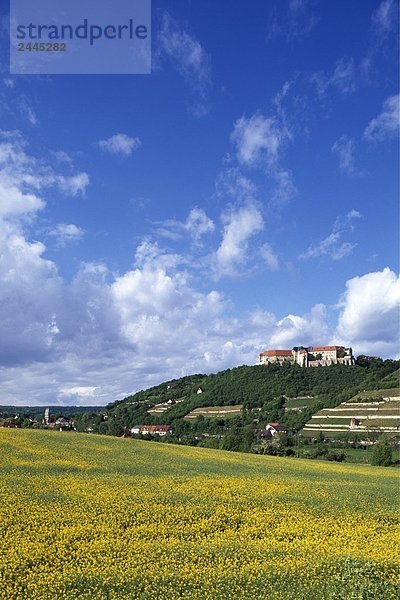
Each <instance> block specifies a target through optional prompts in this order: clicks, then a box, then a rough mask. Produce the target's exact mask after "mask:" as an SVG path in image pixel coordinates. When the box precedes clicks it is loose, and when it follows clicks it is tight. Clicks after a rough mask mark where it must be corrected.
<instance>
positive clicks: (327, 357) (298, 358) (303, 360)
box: [257, 346, 356, 367]
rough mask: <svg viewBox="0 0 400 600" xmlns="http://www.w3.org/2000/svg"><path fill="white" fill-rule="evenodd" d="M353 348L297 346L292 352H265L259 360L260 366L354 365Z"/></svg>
mask: <svg viewBox="0 0 400 600" xmlns="http://www.w3.org/2000/svg"><path fill="white" fill-rule="evenodd" d="M355 362H356V361H355V359H354V356H353V351H352V349H351V348H345V347H344V346H295V347H294V348H292V350H264V352H261V354H260V355H259V358H258V363H257V364H259V365H283V364H285V363H291V364H296V365H300V367H319V366H321V367H328V366H329V365H348V366H351V365H354V364H355Z"/></svg>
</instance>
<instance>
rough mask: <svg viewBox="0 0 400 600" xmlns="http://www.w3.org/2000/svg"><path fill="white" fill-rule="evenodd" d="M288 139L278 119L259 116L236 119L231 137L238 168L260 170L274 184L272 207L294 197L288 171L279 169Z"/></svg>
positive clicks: (288, 134) (283, 126)
mask: <svg viewBox="0 0 400 600" xmlns="http://www.w3.org/2000/svg"><path fill="white" fill-rule="evenodd" d="M291 139H292V133H291V132H290V131H289V129H288V127H287V126H286V125H285V124H283V123H281V122H280V120H279V119H277V118H276V117H264V116H263V115H261V114H259V113H257V114H255V115H253V116H252V117H249V118H247V117H244V116H243V117H241V118H240V119H238V120H237V121H236V123H235V125H234V129H233V132H232V134H231V141H232V142H233V144H234V145H235V148H236V156H237V160H238V162H239V164H241V165H244V166H246V167H251V168H255V167H258V168H261V169H263V170H264V171H265V173H266V174H267V175H268V176H269V177H270V178H271V179H272V180H273V181H274V182H275V184H276V187H275V189H273V190H272V193H271V202H270V204H271V205H275V206H279V205H281V206H282V205H284V204H286V203H287V202H288V201H289V200H291V199H292V198H293V197H294V196H295V195H296V194H297V189H296V186H295V185H294V183H293V180H292V173H291V171H289V170H287V169H282V168H281V167H280V166H279V160H280V155H281V153H282V150H283V147H284V146H285V144H286V143H287V142H288V141H289V140H291ZM253 187H254V186H253Z"/></svg>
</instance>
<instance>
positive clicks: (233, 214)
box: [214, 203, 264, 276]
mask: <svg viewBox="0 0 400 600" xmlns="http://www.w3.org/2000/svg"><path fill="white" fill-rule="evenodd" d="M222 222H223V224H224V230H223V237H222V241H221V244H220V246H219V248H218V250H217V251H216V253H215V255H214V269H215V272H216V274H217V275H218V276H222V275H232V274H234V273H235V272H236V269H237V267H239V266H240V265H243V264H244V263H245V262H246V260H247V251H248V247H249V241H250V239H251V238H252V237H253V236H254V235H256V234H257V233H258V232H260V231H261V230H262V229H263V227H264V220H263V217H262V215H261V212H260V210H259V209H258V207H257V206H256V205H255V204H253V203H248V204H247V205H245V206H242V207H240V208H237V209H231V210H228V211H227V212H225V213H224V214H223V215H222Z"/></svg>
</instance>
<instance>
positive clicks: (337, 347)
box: [313, 346, 344, 352]
mask: <svg viewBox="0 0 400 600" xmlns="http://www.w3.org/2000/svg"><path fill="white" fill-rule="evenodd" d="M321 350H322V351H324V350H344V347H343V346H318V347H317V346H315V347H314V348H313V352H318V351H321Z"/></svg>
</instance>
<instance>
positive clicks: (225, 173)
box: [215, 167, 257, 202]
mask: <svg viewBox="0 0 400 600" xmlns="http://www.w3.org/2000/svg"><path fill="white" fill-rule="evenodd" d="M215 187H216V193H217V196H218V197H219V198H223V197H224V196H227V197H228V198H233V199H234V200H235V201H236V202H248V201H249V200H254V199H255V197H256V194H257V188H256V186H255V184H254V183H253V182H252V181H250V179H248V178H247V177H245V176H244V175H243V174H242V173H241V172H240V170H239V169H238V168H235V167H230V168H226V169H223V170H222V171H221V172H220V173H219V174H218V177H217V180H216V185H215Z"/></svg>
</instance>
